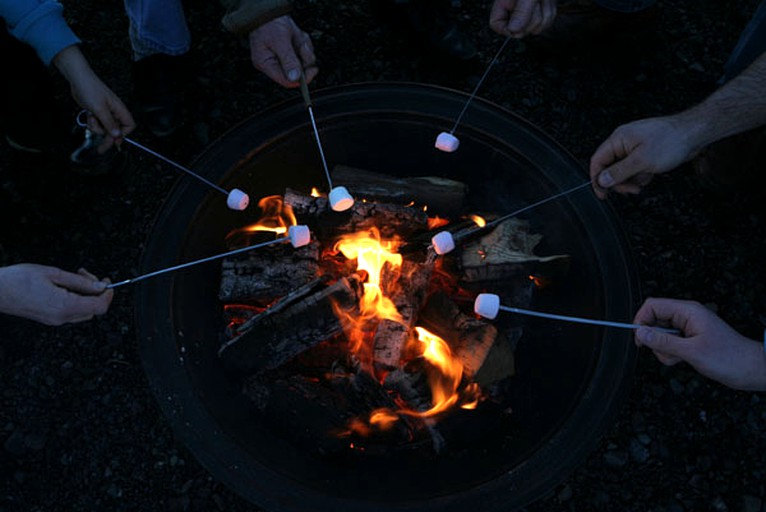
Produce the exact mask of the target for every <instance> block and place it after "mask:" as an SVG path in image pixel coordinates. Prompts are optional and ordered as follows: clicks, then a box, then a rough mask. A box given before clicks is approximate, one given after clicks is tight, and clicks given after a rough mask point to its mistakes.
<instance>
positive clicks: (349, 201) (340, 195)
mask: <svg viewBox="0 0 766 512" xmlns="http://www.w3.org/2000/svg"><path fill="white" fill-rule="evenodd" d="M327 197H328V199H330V208H332V209H333V210H334V211H336V212H345V211H346V210H348V209H349V208H351V207H352V206H354V198H353V197H352V196H351V194H349V192H348V190H347V189H346V187H335V188H333V189H332V190H330V194H329V195H328V196H327Z"/></svg>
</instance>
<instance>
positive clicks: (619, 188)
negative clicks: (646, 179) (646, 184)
mask: <svg viewBox="0 0 766 512" xmlns="http://www.w3.org/2000/svg"><path fill="white" fill-rule="evenodd" d="M610 190H614V191H615V192H617V193H618V194H623V195H626V194H629V195H632V196H637V195H638V194H640V193H641V191H642V190H643V187H640V186H638V185H636V184H635V183H622V184H620V185H615V186H614V187H612V188H611V189H610Z"/></svg>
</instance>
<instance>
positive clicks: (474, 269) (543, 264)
mask: <svg viewBox="0 0 766 512" xmlns="http://www.w3.org/2000/svg"><path fill="white" fill-rule="evenodd" d="M542 238H543V237H542V235H538V234H532V233H529V225H528V223H527V222H526V221H523V220H519V219H516V218H511V219H508V220H506V221H504V222H502V223H500V224H499V225H498V226H497V227H496V228H495V229H493V230H492V231H491V232H490V233H488V234H487V235H485V236H483V237H482V238H480V239H479V240H477V241H476V242H473V243H470V244H467V245H465V246H464V247H463V251H462V254H461V263H462V270H463V276H462V280H463V281H464V282H466V283H475V282H480V281H484V282H491V281H497V280H502V279H509V278H513V277H515V276H520V275H521V276H528V275H530V274H532V273H535V272H536V271H538V270H539V269H540V268H545V269H547V272H552V271H555V272H557V273H558V272H561V271H564V272H565V271H566V269H567V268H568V266H569V256H568V255H563V254H559V255H555V256H536V255H535V254H534V249H535V247H537V245H538V244H539V243H540V241H541V240H542Z"/></svg>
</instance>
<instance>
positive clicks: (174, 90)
mask: <svg viewBox="0 0 766 512" xmlns="http://www.w3.org/2000/svg"><path fill="white" fill-rule="evenodd" d="M185 77H186V58H185V55H180V56H170V55H165V54H162V53H158V54H155V55H151V56H149V57H146V58H143V59H141V60H139V61H136V62H134V63H133V80H134V84H135V97H136V102H137V109H136V111H137V113H138V115H139V117H140V118H141V120H142V122H143V124H144V125H145V126H146V127H147V128H148V129H149V131H151V132H152V133H153V134H154V135H155V136H156V137H167V136H169V135H171V134H172V133H173V132H175V131H176V129H177V128H178V125H179V122H180V107H181V99H180V98H181V91H182V84H183V83H185V81H186V80H185Z"/></svg>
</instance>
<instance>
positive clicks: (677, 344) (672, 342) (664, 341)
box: [636, 326, 687, 360]
mask: <svg viewBox="0 0 766 512" xmlns="http://www.w3.org/2000/svg"><path fill="white" fill-rule="evenodd" d="M636 340H637V341H638V344H639V345H643V346H645V347H647V348H650V349H652V350H654V351H655V352H661V353H663V354H666V355H668V356H675V357H678V358H680V359H683V360H686V357H685V355H686V346H687V345H686V343H685V340H684V339H683V338H681V337H679V336H675V335H673V334H668V333H666V332H662V331H658V330H657V329H653V328H651V327H648V326H641V327H639V328H638V330H636Z"/></svg>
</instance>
